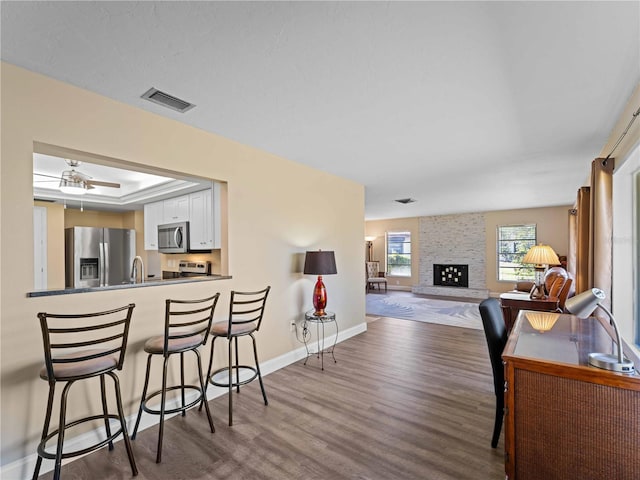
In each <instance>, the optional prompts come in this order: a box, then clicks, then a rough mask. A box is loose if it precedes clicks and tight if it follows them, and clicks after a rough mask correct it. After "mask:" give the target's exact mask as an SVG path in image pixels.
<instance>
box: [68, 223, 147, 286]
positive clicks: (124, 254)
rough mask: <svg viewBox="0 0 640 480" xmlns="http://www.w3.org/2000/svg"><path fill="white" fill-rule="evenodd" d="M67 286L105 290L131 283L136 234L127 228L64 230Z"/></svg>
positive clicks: (78, 228)
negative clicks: (105, 287) (108, 287)
mask: <svg viewBox="0 0 640 480" xmlns="http://www.w3.org/2000/svg"><path fill="white" fill-rule="evenodd" d="M64 240H65V242H64V243H65V266H66V268H65V285H66V287H67V288H84V287H104V286H107V285H121V284H123V283H129V282H130V281H131V265H132V263H133V259H134V257H135V255H136V231H135V230H129V229H124V228H94V227H72V228H65V230H64Z"/></svg>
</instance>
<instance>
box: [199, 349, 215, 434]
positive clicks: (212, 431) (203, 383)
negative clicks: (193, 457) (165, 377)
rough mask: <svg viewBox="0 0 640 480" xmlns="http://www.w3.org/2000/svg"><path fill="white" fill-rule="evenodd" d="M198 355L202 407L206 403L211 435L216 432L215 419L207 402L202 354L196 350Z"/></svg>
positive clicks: (205, 407)
mask: <svg viewBox="0 0 640 480" xmlns="http://www.w3.org/2000/svg"><path fill="white" fill-rule="evenodd" d="M194 352H195V354H196V358H197V359H198V379H199V380H200V388H201V389H202V399H203V401H202V402H200V406H202V404H203V403H204V409H205V411H206V412H207V419H208V420H209V427H210V428H211V433H215V432H216V428H215V427H214V426H213V419H212V418H211V411H210V410H209V402H207V384H206V383H205V381H204V379H203V378H202V361H201V360H200V352H198V350H194Z"/></svg>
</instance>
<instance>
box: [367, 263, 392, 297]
mask: <svg viewBox="0 0 640 480" xmlns="http://www.w3.org/2000/svg"><path fill="white" fill-rule="evenodd" d="M365 267H366V268H365V273H366V277H367V293H369V290H371V289H372V288H373V287H374V286H375V285H377V286H378V289H380V285H383V284H384V291H385V293H386V292H387V279H386V278H385V277H384V276H382V277H381V276H380V263H379V262H365Z"/></svg>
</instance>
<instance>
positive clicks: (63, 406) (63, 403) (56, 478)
mask: <svg viewBox="0 0 640 480" xmlns="http://www.w3.org/2000/svg"><path fill="white" fill-rule="evenodd" d="M71 385H73V380H72V381H70V382H68V383H67V384H66V385H65V386H64V388H63V389H62V399H61V400H60V424H59V427H58V445H57V447H56V464H55V467H54V470H53V480H60V469H61V468H62V447H63V445H64V427H65V421H66V416H67V396H68V395H69V389H70V388H71Z"/></svg>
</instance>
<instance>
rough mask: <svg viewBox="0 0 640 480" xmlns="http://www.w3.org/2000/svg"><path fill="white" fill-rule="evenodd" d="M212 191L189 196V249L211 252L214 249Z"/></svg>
mask: <svg viewBox="0 0 640 480" xmlns="http://www.w3.org/2000/svg"><path fill="white" fill-rule="evenodd" d="M211 210H212V196H211V190H203V191H201V192H195V193H192V194H190V195H189V213H190V215H191V218H190V222H189V249H190V250H205V249H206V250H210V249H212V248H213V222H212V216H211Z"/></svg>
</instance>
